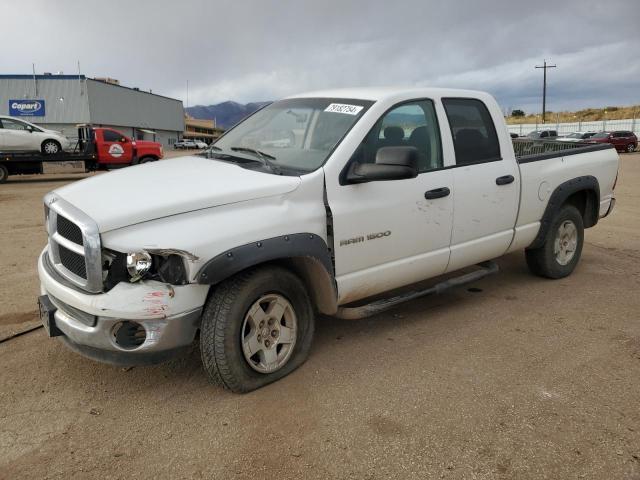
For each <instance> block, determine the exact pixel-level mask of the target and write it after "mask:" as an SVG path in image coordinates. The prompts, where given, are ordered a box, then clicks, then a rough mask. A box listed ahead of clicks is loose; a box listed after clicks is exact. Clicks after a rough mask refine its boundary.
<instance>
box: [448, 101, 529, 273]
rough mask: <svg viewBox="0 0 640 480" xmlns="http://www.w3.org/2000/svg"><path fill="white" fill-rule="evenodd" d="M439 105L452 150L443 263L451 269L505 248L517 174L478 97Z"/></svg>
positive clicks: (512, 217)
mask: <svg viewBox="0 0 640 480" xmlns="http://www.w3.org/2000/svg"><path fill="white" fill-rule="evenodd" d="M442 103H443V106H444V109H445V112H446V115H447V119H448V121H449V126H450V130H451V135H452V137H453V145H454V151H455V167H454V168H453V186H454V197H453V202H454V205H453V212H454V213H453V231H452V234H451V258H450V261H449V266H448V267H447V271H452V270H457V269H459V268H462V267H466V266H469V265H473V264H475V263H477V262H481V261H484V260H489V259H492V258H495V257H499V256H500V255H502V254H504V253H505V252H506V251H507V249H508V247H509V245H510V244H511V240H512V239H513V228H514V225H515V222H516V216H517V213H518V202H519V193H520V184H519V181H520V177H519V172H518V167H517V164H516V162H515V158H514V157H513V153H512V152H513V151H512V150H511V151H510V152H501V148H500V142H499V139H498V134H497V132H496V128H495V125H494V122H493V119H492V116H491V114H490V113H489V110H488V108H487V106H486V105H485V104H484V103H483V102H482V101H481V100H479V99H472V98H443V99H442ZM505 136H506V132H505ZM505 138H506V137H505ZM503 153H504V154H503Z"/></svg>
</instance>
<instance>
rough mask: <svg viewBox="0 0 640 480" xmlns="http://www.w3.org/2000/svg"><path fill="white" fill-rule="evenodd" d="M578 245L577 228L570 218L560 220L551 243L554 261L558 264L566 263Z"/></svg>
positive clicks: (569, 260) (571, 257)
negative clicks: (560, 222)
mask: <svg viewBox="0 0 640 480" xmlns="http://www.w3.org/2000/svg"><path fill="white" fill-rule="evenodd" d="M577 247H578V229H577V228H576V226H575V224H574V223H573V222H572V221H571V220H565V221H564V222H562V224H561V225H560V227H558V231H557V232H556V238H555V241H554V243H553V253H554V255H555V256H556V262H558V263H559V264H560V265H567V264H568V263H569V262H571V260H572V259H573V256H574V255H575V253H576V248H577Z"/></svg>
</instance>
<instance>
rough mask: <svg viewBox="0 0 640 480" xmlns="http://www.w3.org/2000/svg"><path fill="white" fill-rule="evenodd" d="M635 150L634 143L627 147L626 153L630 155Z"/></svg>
mask: <svg viewBox="0 0 640 480" xmlns="http://www.w3.org/2000/svg"><path fill="white" fill-rule="evenodd" d="M635 150H636V144H635V143H630V144H629V145H627V152H629V153H632V152H634V151H635Z"/></svg>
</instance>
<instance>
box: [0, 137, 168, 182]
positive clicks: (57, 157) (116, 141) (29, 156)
mask: <svg viewBox="0 0 640 480" xmlns="http://www.w3.org/2000/svg"><path fill="white" fill-rule="evenodd" d="M163 156H164V151H163V149H162V145H161V144H160V143H158V142H149V141H145V140H132V139H131V138H129V137H127V136H126V135H124V134H123V133H121V132H119V131H117V130H114V129H112V128H102V127H93V126H91V125H80V126H78V141H77V142H76V145H75V147H74V149H73V151H71V152H60V153H57V154H53V155H44V154H42V153H39V152H30V151H29V152H27V151H24V152H15V151H13V152H0V183H4V182H6V180H7V177H8V176H9V175H29V174H35V173H46V172H45V170H46V168H45V164H47V163H51V162H77V163H76V164H75V165H79V166H80V167H78V171H80V172H85V171H94V170H106V169H112V168H119V167H126V166H129V165H137V164H139V163H146V162H152V161H155V160H160V159H161V158H162V157H163ZM81 162H83V163H81Z"/></svg>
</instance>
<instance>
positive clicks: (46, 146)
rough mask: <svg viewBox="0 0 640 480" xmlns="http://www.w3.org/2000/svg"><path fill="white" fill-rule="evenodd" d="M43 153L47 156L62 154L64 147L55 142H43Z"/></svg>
mask: <svg viewBox="0 0 640 480" xmlns="http://www.w3.org/2000/svg"><path fill="white" fill-rule="evenodd" d="M41 148H42V153H43V154H45V155H55V154H56V153H60V151H61V150H62V147H61V146H60V144H59V143H58V142H56V141H55V140H45V141H44V142H42V147H41Z"/></svg>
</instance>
